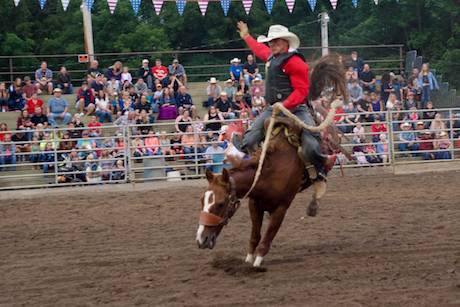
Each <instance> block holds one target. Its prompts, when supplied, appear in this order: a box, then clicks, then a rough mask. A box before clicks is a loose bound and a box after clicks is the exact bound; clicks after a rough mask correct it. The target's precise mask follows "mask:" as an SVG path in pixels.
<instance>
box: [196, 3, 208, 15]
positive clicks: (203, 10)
mask: <svg viewBox="0 0 460 307" xmlns="http://www.w3.org/2000/svg"><path fill="white" fill-rule="evenodd" d="M208 1H209V0H198V6H199V7H200V12H201V15H202V16H204V15H206V10H207V9H208Z"/></svg>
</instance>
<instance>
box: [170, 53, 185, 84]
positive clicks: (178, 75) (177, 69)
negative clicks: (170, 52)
mask: <svg viewBox="0 0 460 307" xmlns="http://www.w3.org/2000/svg"><path fill="white" fill-rule="evenodd" d="M168 70H169V78H170V79H171V82H174V81H175V80H176V79H177V80H178V81H179V82H180V83H181V84H183V85H186V84H187V75H186V74H185V68H184V66H182V64H179V60H178V59H174V60H173V62H172V64H171V65H169V66H168Z"/></svg>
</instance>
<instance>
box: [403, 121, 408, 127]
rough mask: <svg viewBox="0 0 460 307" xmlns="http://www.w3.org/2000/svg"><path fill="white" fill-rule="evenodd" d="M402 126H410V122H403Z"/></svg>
mask: <svg viewBox="0 0 460 307" xmlns="http://www.w3.org/2000/svg"><path fill="white" fill-rule="evenodd" d="M401 127H410V124H409V123H408V122H405V123H402V124H401Z"/></svg>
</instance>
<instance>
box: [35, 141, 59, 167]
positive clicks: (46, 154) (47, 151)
mask: <svg viewBox="0 0 460 307" xmlns="http://www.w3.org/2000/svg"><path fill="white" fill-rule="evenodd" d="M54 154H55V152H54V148H53V143H46V145H45V148H44V151H43V152H42V153H41V154H40V157H39V158H38V161H40V162H41V163H43V164H42V168H43V172H44V173H49V172H50V171H51V172H52V171H54V165H55V161H57V157H55V156H54Z"/></svg>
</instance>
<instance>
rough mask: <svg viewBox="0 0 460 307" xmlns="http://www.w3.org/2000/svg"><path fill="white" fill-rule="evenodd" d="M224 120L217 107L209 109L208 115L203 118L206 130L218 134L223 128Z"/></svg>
mask: <svg viewBox="0 0 460 307" xmlns="http://www.w3.org/2000/svg"><path fill="white" fill-rule="evenodd" d="M223 120H224V118H223V116H222V114H220V113H219V112H218V111H217V109H216V107H215V106H211V107H209V110H208V113H206V114H205V115H204V118H203V121H204V123H205V129H206V130H208V131H215V132H217V131H219V130H220V127H222V121H223Z"/></svg>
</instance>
